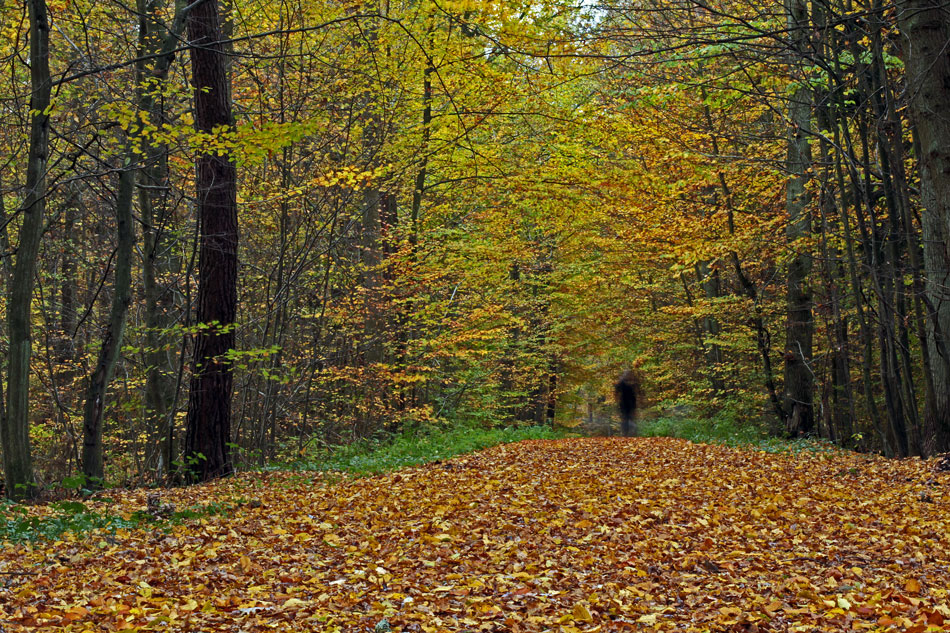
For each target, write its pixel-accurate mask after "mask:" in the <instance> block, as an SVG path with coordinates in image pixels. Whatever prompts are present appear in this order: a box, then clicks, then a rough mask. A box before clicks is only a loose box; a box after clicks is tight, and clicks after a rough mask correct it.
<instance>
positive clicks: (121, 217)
mask: <svg viewBox="0 0 950 633" xmlns="http://www.w3.org/2000/svg"><path fill="white" fill-rule="evenodd" d="M181 27H182V16H181V15H180V14H179V15H177V16H176V19H175V21H174V22H173V26H172V29H173V33H174V32H175V29H177V33H175V34H176V37H175V39H174V40H173V39H172V38H166V41H165V42H164V47H165V48H166V49H167V50H169V51H170V50H171V47H172V46H173V45H174V41H177V35H179V34H180V32H181ZM146 46H148V45H144V40H140V48H139V53H140V56H143V55H144V54H145V53H147V52H152V51H153V50H154V49H155V48H159V47H153V46H148V48H146ZM149 49H151V50H149ZM171 58H172V55H171V53H170V52H166V54H165V55H164V56H163V57H160V58H159V59H158V60H157V62H156V68H155V70H156V71H157V75H158V76H159V77H164V75H165V74H167V71H168V67H169V65H170V64H171ZM136 71H137V72H136V82H135V83H136V88H135V90H136V100H137V107H138V110H139V112H142V113H148V112H150V110H151V109H152V101H153V99H152V97H151V96H150V94H149V91H148V90H147V88H148V87H147V86H145V85H144V82H145V76H144V66H143V65H142V64H140V65H139V66H138V67H137V69H136ZM138 135H139V130H138V128H136V127H133V128H132V129H131V130H130V132H129V139H128V144H129V146H128V148H127V150H126V156H127V158H126V161H125V164H124V166H123V169H122V173H121V175H120V176H119V191H118V195H117V197H116V255H115V287H114V290H113V295H112V307H111V309H110V312H109V322H108V324H107V326H106V331H105V333H104V335H103V339H102V345H101V346H100V348H99V356H98V358H97V360H96V364H95V367H94V369H93V371H92V373H91V374H90V376H89V381H88V383H87V387H86V403H85V406H84V407H83V447H82V449H83V450H82V463H83V466H82V470H83V475H85V476H86V481H87V485H89V486H91V487H94V488H96V487H100V486H101V485H102V482H103V475H104V473H103V457H102V454H103V449H102V415H103V412H104V411H105V400H106V392H107V391H108V389H109V383H110V382H111V381H112V375H113V373H114V371H115V365H116V362H118V360H119V353H120V351H121V349H122V338H123V336H124V334H125V324H126V317H127V316H128V311H129V304H130V303H131V301H132V252H133V247H134V245H135V230H134V226H133V215H132V205H133V200H134V198H135V186H136V183H137V182H138V174H139V167H138V165H134V164H133V161H134V160H135V157H136V153H135V152H134V151H133V150H134V145H135V143H136V141H137V137H138Z"/></svg>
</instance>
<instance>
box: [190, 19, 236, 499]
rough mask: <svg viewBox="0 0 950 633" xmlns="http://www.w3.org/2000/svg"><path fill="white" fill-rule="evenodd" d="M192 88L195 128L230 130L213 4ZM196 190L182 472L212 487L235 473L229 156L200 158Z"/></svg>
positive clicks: (195, 57) (200, 31) (198, 23)
mask: <svg viewBox="0 0 950 633" xmlns="http://www.w3.org/2000/svg"><path fill="white" fill-rule="evenodd" d="M188 39H189V41H190V43H191V45H192V47H193V48H192V50H191V71H192V81H193V83H194V86H195V127H196V128H197V130H198V131H200V132H204V133H208V134H210V133H211V132H212V131H213V130H215V129H231V128H233V125H234V123H233V120H232V117H231V91H230V85H229V81H228V75H227V72H226V59H225V55H224V47H223V45H222V44H220V43H215V42H220V40H221V20H220V16H219V13H218V3H217V1H216V0H205V2H202V3H201V4H199V5H198V6H196V7H194V8H193V9H192V10H191V13H190V14H189V15H188ZM196 189H197V198H198V218H199V219H198V221H199V233H200V240H201V243H200V247H199V256H198V314H197V321H198V333H197V335H196V336H195V355H194V370H193V374H192V378H191V390H190V393H189V402H188V420H187V428H186V433H185V467H186V469H187V470H188V473H189V478H190V479H192V480H200V481H207V480H209V479H212V478H215V477H221V476H225V475H228V474H230V473H231V472H232V470H233V468H232V465H231V454H230V448H229V444H230V441H231V391H232V386H233V374H232V368H231V362H230V360H229V359H228V358H227V355H228V352H229V351H231V350H232V349H233V348H234V338H235V337H234V321H235V316H236V312H237V273H238V260H237V247H238V221H237V169H236V167H235V165H234V163H233V162H232V161H231V158H230V156H229V155H227V154H224V155H222V154H219V153H206V154H202V155H201V156H199V157H198V164H197V178H196Z"/></svg>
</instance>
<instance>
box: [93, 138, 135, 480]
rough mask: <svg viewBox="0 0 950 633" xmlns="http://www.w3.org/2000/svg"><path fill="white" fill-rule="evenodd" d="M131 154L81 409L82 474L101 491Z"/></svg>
mask: <svg viewBox="0 0 950 633" xmlns="http://www.w3.org/2000/svg"><path fill="white" fill-rule="evenodd" d="M131 156H132V154H131V152H130V153H129V158H127V159H126V163H125V166H124V168H123V171H122V174H121V175H120V176H119V193H118V197H117V199H116V209H115V215H116V238H117V240H116V254H115V289H114V291H113V294H112V308H111V310H110V314H109V324H108V325H107V326H106V331H105V334H104V335H103V338H102V346H101V347H100V348H99V358H98V359H97V360H96V366H95V369H93V371H92V374H91V375H90V376H89V383H88V386H87V388H86V404H85V406H84V407H83V416H82V429H83V442H82V472H83V475H85V476H86V486H88V487H90V488H93V489H95V488H100V487H102V483H103V464H102V413H103V411H104V410H105V399H106V391H107V390H108V388H109V382H110V381H111V380H112V374H113V371H114V370H115V364H116V362H117V361H118V360H119V352H120V351H121V349H122V337H123V335H124V334H125V318H126V315H127V314H128V311H129V303H130V302H131V293H132V247H133V246H134V243H135V230H134V228H133V226H132V221H133V220H132V198H133V194H134V191H135V179H136V178H135V176H136V173H137V171H138V170H137V169H136V168H135V167H133V166H132V165H131V160H132V159H131Z"/></svg>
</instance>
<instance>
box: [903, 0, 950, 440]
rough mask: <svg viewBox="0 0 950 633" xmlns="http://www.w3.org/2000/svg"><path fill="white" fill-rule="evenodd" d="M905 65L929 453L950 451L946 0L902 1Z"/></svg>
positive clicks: (949, 27)
mask: <svg viewBox="0 0 950 633" xmlns="http://www.w3.org/2000/svg"><path fill="white" fill-rule="evenodd" d="M897 23H898V25H899V27H900V30H901V34H902V36H903V48H904V50H903V53H904V68H905V71H906V78H907V94H908V95H909V100H910V110H911V116H912V118H913V121H914V124H915V126H916V132H917V139H918V145H919V149H920V155H919V156H918V160H919V162H920V190H921V198H922V202H923V207H924V208H923V209H922V210H921V218H920V219H921V230H922V233H923V250H924V271H925V273H926V298H927V302H928V308H929V311H930V319H929V320H928V330H929V332H928V337H927V347H928V352H929V359H930V367H929V368H927V369H928V370H929V371H930V372H931V374H932V376H933V385H934V403H933V405H934V406H933V407H932V408H928V410H927V411H926V412H925V414H926V419H925V420H924V437H923V444H924V446H923V448H924V452H925V453H926V454H934V453H938V452H942V451H946V450H950V356H948V347H950V117H948V105H947V104H950V51H948V49H947V42H948V41H950V18H948V15H947V7H946V4H945V3H944V2H943V1H942V0H898V2H897Z"/></svg>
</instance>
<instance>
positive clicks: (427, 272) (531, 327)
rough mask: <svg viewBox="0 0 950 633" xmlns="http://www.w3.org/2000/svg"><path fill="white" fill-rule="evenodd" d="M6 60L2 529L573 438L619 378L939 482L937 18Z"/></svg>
mask: <svg viewBox="0 0 950 633" xmlns="http://www.w3.org/2000/svg"><path fill="white" fill-rule="evenodd" d="M0 34H2V37H0V64H2V67H3V72H2V79H0V83H2V85H3V88H2V89H0V135H2V136H0V143H2V147H3V154H2V161H0V251H2V256H3V259H2V269H0V276H2V280H3V284H4V287H5V292H4V293H2V294H3V297H2V302H3V312H4V314H5V317H6V318H5V319H4V320H3V332H2V340H3V347H2V351H3V357H4V359H5V368H6V371H5V376H4V380H3V387H4V398H2V401H3V402H4V410H3V417H2V422H3V424H2V430H3V434H2V439H3V459H4V472H5V481H6V484H5V492H6V494H7V495H8V496H10V497H13V498H22V497H29V496H34V495H35V494H37V493H38V492H39V490H40V489H41V488H43V487H49V486H51V485H54V484H56V483H57V482H62V481H63V480H64V479H65V480H69V479H70V476H71V475H73V474H75V473H80V472H81V473H82V477H81V479H80V480H79V481H80V485H81V486H84V487H96V486H100V485H103V483H106V482H113V483H114V482H120V483H131V482H139V483H143V482H166V481H169V480H173V479H177V478H179V477H181V476H182V473H185V476H191V477H193V478H198V479H202V478H209V477H213V476H217V475H220V474H225V473H227V472H230V471H231V470H232V469H233V468H235V467H252V466H262V465H265V464H267V463H268V462H270V461H273V460H283V461H288V460H294V459H301V458H304V457H305V456H307V455H308V454H313V453H314V451H318V450H320V449H322V447H324V446H327V445H339V444H345V443H348V442H350V441H352V440H354V439H358V438H365V437H372V436H376V435H379V434H381V433H388V432H396V431H409V432H426V431H429V432H431V431H432V430H433V429H435V430H438V429H444V428H447V427H454V426H469V425H476V426H493V425H510V424H513V423H522V424H532V425H537V424H554V423H560V424H567V425H572V424H576V423H577V422H578V421H579V420H581V419H584V418H592V417H594V415H595V413H596V412H597V411H599V410H601V409H603V408H605V407H609V406H610V399H611V383H612V381H613V380H614V379H615V377H616V375H617V374H619V372H620V371H621V370H622V369H624V368H626V367H629V366H636V367H637V368H638V371H639V373H640V375H641V376H642V378H643V380H644V385H645V391H646V392H647V393H648V394H649V396H650V399H651V401H652V402H653V403H655V404H657V405H662V406H668V407H679V410H687V411H690V412H691V414H694V415H699V416H714V415H715V416H719V418H720V419H728V420H732V421H735V422H736V423H738V424H741V425H747V426H755V427H762V428H765V429H768V430H769V431H771V432H772V433H775V434H787V435H790V436H800V435H803V434H813V435H818V436H821V437H823V438H827V439H828V440H830V441H832V442H835V443H838V444H840V445H843V446H846V447H852V448H857V449H860V450H873V451H881V452H883V453H884V454H886V455H888V456H908V455H932V454H936V453H939V452H942V451H946V450H948V449H950V354H948V350H947V341H946V333H947V332H948V331H950V286H948V275H950V256H948V252H947V243H948V240H947V233H948V231H950V210H948V205H950V123H948V117H947V107H948V106H947V104H950V94H948V92H950V55H948V48H947V42H948V40H950V17H948V12H947V7H946V6H944V5H942V4H941V3H940V2H939V1H938V0H900V1H898V2H897V3H896V4H895V3H885V2H883V1H882V0H869V1H868V2H853V1H851V0H827V1H826V0H815V1H813V2H807V1H806V0H786V2H785V4H784V5H782V4H778V3H756V2H752V3H750V2H745V1H743V0H736V1H731V0H715V1H712V2H707V1H705V0H669V1H667V0H648V1H645V2H625V1H621V2H617V3H609V4H600V3H589V2H585V3H563V2H547V1H541V2H516V1H508V0H502V1H500V2H490V3H489V2H472V1H470V0H445V1H439V2H434V1H431V0H418V1H412V2H396V1H392V2H378V3H373V2H369V3H361V2H346V1H341V2H323V1H317V0H313V1H308V2H294V1H292V0H286V1H285V0H281V1H271V0H240V1H235V2H232V3H221V4H219V3H218V2H216V1H215V0H196V1H195V2H192V3H188V2H186V1H184V0H177V1H176V2H174V3H172V2H166V1H163V0H138V1H137V3H136V4H135V5H134V6H132V5H130V4H127V3H124V2H121V1H119V0H113V1H106V2H97V3H90V2H87V1H86V0H48V1H47V0H29V1H28V2H26V3H19V2H14V1H13V0H6V1H5V2H3V3H2V4H0ZM232 392H233V395H232Z"/></svg>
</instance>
